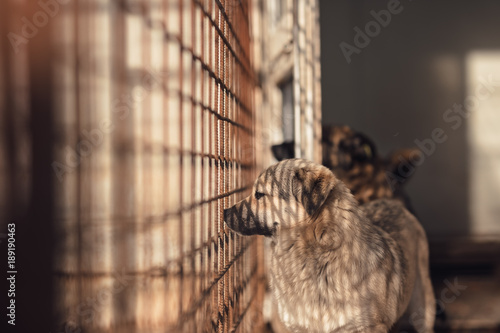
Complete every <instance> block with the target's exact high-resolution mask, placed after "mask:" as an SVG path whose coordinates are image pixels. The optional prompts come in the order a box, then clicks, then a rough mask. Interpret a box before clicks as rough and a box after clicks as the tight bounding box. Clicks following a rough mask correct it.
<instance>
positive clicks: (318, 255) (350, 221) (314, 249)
mask: <svg viewBox="0 0 500 333" xmlns="http://www.w3.org/2000/svg"><path fill="white" fill-rule="evenodd" d="M366 247H370V250H371V251H370V252H369V253H375V254H378V255H377V256H374V257H373V258H365V257H364V256H363V255H362V254H363V253H366V251H364V250H363V249H364V248H366ZM273 250H274V255H275V256H294V252H295V254H299V253H307V254H308V256H307V258H311V255H312V256H313V257H315V259H316V262H317V264H324V265H330V264H333V265H339V266H340V267H342V270H343V271H344V272H348V271H349V270H350V269H349V268H350V267H368V269H369V267H370V266H372V265H376V264H377V262H378V260H382V258H383V256H384V255H385V254H386V250H387V246H386V245H385V244H384V241H383V237H382V235H381V234H380V230H379V229H377V228H375V227H374V226H373V224H372V223H371V221H369V220H368V219H367V217H366V216H365V214H364V213H363V211H362V210H361V209H360V207H359V204H358V203H357V201H356V199H354V197H353V196H352V194H351V193H350V191H349V190H348V189H347V188H346V187H345V185H344V184H343V183H342V182H339V183H338V184H336V186H335V187H334V188H333V189H332V191H331V192H330V194H329V196H328V198H327V200H326V201H325V203H324V204H323V205H322V207H321V208H320V209H319V210H318V211H317V212H316V213H315V214H314V215H313V216H311V217H309V218H307V219H305V220H304V221H302V222H301V223H299V224H298V225H297V226H296V227H294V228H287V229H281V230H280V232H278V233H277V234H276V235H274V236H273ZM347 253H349V255H344V254H347ZM332 254H333V258H336V259H337V260H336V262H331V261H332ZM346 258H349V260H348V261H347V260H346ZM294 260H299V261H300V258H295V259H294ZM367 260H369V261H370V262H371V263H372V265H359V263H360V262H365V263H366V261H367ZM323 261H325V262H323ZM340 267H339V268H340Z"/></svg>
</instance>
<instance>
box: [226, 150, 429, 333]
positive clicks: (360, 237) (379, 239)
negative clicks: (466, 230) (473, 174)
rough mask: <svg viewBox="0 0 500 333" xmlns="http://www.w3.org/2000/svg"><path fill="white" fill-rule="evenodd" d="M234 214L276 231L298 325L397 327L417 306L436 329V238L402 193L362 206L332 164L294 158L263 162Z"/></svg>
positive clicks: (237, 220) (274, 274)
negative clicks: (431, 259) (431, 251)
mask: <svg viewBox="0 0 500 333" xmlns="http://www.w3.org/2000/svg"><path fill="white" fill-rule="evenodd" d="M224 220H225V221H226V223H227V225H228V226H229V228H231V229H232V230H234V231H236V232H238V233H240V234H243V235H255V234H258V235H265V236H269V237H272V240H273V250H272V257H271V267H270V281H271V289H272V291H273V293H274V296H275V299H276V303H277V307H278V312H279V316H280V318H281V320H282V322H283V323H284V324H285V325H286V326H287V328H288V329H289V330H291V331H292V332H308V333H312V332H387V331H388V330H389V329H390V328H391V326H392V325H393V324H394V323H395V322H396V321H397V319H398V318H399V317H401V316H402V315H403V313H404V312H405V311H406V310H407V309H408V311H409V312H410V314H416V315H417V316H418V315H421V316H422V318H419V319H420V320H414V323H416V324H418V325H417V326H419V327H416V329H417V331H419V332H432V327H433V323H434V312H435V303H434V295H433V291H432V285H431V282H430V279H429V270H428V248H427V240H426V236H425V233H424V230H423V229H422V227H421V226H420V224H419V223H418V221H417V220H416V218H415V217H414V216H413V215H411V214H410V213H409V212H408V211H407V210H406V209H405V208H404V206H403V205H402V203H401V202H400V201H397V200H377V201H373V202H371V203H368V204H366V205H364V206H359V204H358V203H357V201H356V200H355V199H354V197H353V196H352V195H351V193H350V192H349V190H348V189H347V188H346V186H345V185H344V184H343V183H342V182H341V181H339V180H338V179H337V178H335V176H334V175H333V173H332V172H331V171H330V170H329V169H327V168H326V167H324V166H321V165H318V164H315V163H312V162H309V161H305V160H300V159H292V160H285V161H282V162H279V163H277V164H275V165H273V166H271V167H269V168H268V169H267V170H265V171H264V172H262V173H261V174H260V176H259V177H258V179H257V180H256V182H255V184H254V187H253V191H252V194H251V195H250V196H249V197H247V198H246V199H244V200H242V201H240V202H239V203H237V204H236V205H234V206H233V207H231V208H229V209H226V210H225V211H224ZM414 317H415V316H414ZM414 319H417V318H414Z"/></svg>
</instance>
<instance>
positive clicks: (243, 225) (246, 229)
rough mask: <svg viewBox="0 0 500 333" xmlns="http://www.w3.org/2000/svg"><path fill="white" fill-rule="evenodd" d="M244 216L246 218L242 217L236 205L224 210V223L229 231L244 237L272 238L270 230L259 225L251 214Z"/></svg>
mask: <svg viewBox="0 0 500 333" xmlns="http://www.w3.org/2000/svg"><path fill="white" fill-rule="evenodd" d="M245 215H246V216H242V212H241V210H238V207H237V205H235V206H233V207H231V208H228V209H224V221H225V222H226V224H227V226H228V227H229V229H231V230H233V231H236V232H237V233H239V234H241V235H244V236H250V235H263V236H272V234H273V233H272V230H270V229H269V228H266V227H265V226H262V225H260V223H259V222H258V221H257V220H256V218H255V217H254V215H253V214H251V213H248V212H246V214H245Z"/></svg>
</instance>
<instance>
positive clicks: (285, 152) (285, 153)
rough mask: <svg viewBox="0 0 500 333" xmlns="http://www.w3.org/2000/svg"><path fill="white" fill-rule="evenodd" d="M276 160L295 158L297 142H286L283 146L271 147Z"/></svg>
mask: <svg viewBox="0 0 500 333" xmlns="http://www.w3.org/2000/svg"><path fill="white" fill-rule="evenodd" d="M271 151H272V152H273V155H274V158H275V159H276V160H278V161H283V160H286V159H290V158H294V157H295V142H294V141H285V142H283V143H282V144H279V145H274V146H271Z"/></svg>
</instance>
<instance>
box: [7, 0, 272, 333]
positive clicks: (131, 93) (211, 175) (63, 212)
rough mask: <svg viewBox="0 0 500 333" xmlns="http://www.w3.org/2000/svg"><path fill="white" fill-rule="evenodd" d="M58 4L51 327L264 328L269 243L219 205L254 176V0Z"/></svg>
mask: <svg viewBox="0 0 500 333" xmlns="http://www.w3.org/2000/svg"><path fill="white" fill-rule="evenodd" d="M9 6H12V7H13V6H14V5H13V4H12V3H10V5H9ZM31 7H32V8H30V10H29V13H30V14H33V13H36V12H37V10H41V9H40V8H36V6H35V5H33V6H31ZM20 8H21V7H20ZM57 8H58V9H57V13H56V15H54V16H53V17H50V25H49V27H47V29H50V34H41V35H40V36H38V37H36V36H35V37H36V38H39V39H43V40H39V41H37V45H40V44H42V45H46V48H45V49H37V50H36V51H37V52H40V53H44V54H48V53H50V55H51V58H50V63H48V64H47V66H49V67H50V68H53V70H52V76H53V77H52V79H51V80H50V81H49V82H53V86H51V88H50V89H51V92H52V93H51V97H50V98H51V103H50V104H51V105H50V107H51V111H50V114H52V116H53V117H52V119H53V122H54V124H53V128H54V132H55V133H54V136H55V142H54V144H53V152H54V153H53V156H54V161H53V163H52V169H53V172H54V174H53V178H54V190H55V195H54V197H53V198H52V199H53V200H52V201H53V206H54V214H55V221H54V222H53V223H54V230H55V231H54V232H55V235H54V237H55V239H56V240H57V241H56V243H55V251H54V260H53V262H54V266H55V267H54V273H55V286H56V287H55V291H56V295H55V296H54V300H53V303H54V308H55V311H56V314H57V318H58V319H57V322H56V323H55V324H54V327H55V328H56V329H58V331H64V332H67V331H71V332H111V331H114V332H212V331H217V332H233V331H241V332H248V331H257V327H258V326H259V325H260V324H261V322H262V319H261V303H262V293H263V284H262V275H263V268H262V253H261V252H262V246H261V241H260V240H258V239H253V238H240V237H238V236H237V235H235V234H233V233H231V232H229V231H228V230H227V228H226V227H225V225H224V223H223V217H222V214H221V213H222V209H223V208H225V207H228V206H230V205H232V204H233V203H235V202H236V201H237V200H239V199H240V198H242V197H243V196H244V195H246V194H247V192H248V189H249V187H250V185H251V183H252V182H253V181H254V179H255V161H256V157H255V142H254V141H255V135H254V133H255V130H256V128H257V127H258V124H257V123H256V121H255V108H254V100H253V95H254V90H255V89H256V87H255V86H256V79H255V77H254V74H253V73H254V69H253V67H252V61H251V58H252V56H251V54H252V49H251V39H250V12H251V3H250V2H249V1H243V0H242V1H238V0H231V1H224V0H181V1H177V0H175V1H174V0H169V1H160V0H137V1H133V0H130V1H107V0H85V1H83V0H80V1H76V0H75V1H72V2H66V3H64V4H63V3H62V2H61V3H60V4H59V6H58V7H57ZM23 14H26V13H23V11H22V10H21V12H20V16H22V15H23ZM30 17H31V16H30ZM30 17H28V19H30ZM3 45H5V44H3ZM2 51H3V52H2V57H3V56H4V55H6V54H8V52H7V50H5V49H3V50H2ZM22 52H26V51H24V50H22ZM30 52H33V53H34V51H33V50H32V51H30ZM24 66H29V63H28V62H26V63H24ZM2 69H3V73H4V72H5V68H4V67H2ZM2 79H3V80H4V81H2V82H4V83H5V84H4V87H8V88H9V89H13V87H15V84H16V83H15V79H13V78H12V77H10V76H9V75H6V74H5V75H3V77H2ZM6 91H8V89H7V88H5V89H3V90H2V93H0V94H1V95H0V96H2V97H5V96H6V94H4V92H6ZM11 105H12V104H11ZM43 107H46V106H45V105H44V106H43ZM6 109H7V108H5V107H2V115H3V117H4V118H5V119H8V117H7V116H6V114H7V113H6V112H5V111H6ZM18 109H19V108H16V107H14V108H13V110H18ZM2 120H3V119H2ZM9 125H11V124H7V125H6V126H9ZM35 126H36V125H35Z"/></svg>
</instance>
